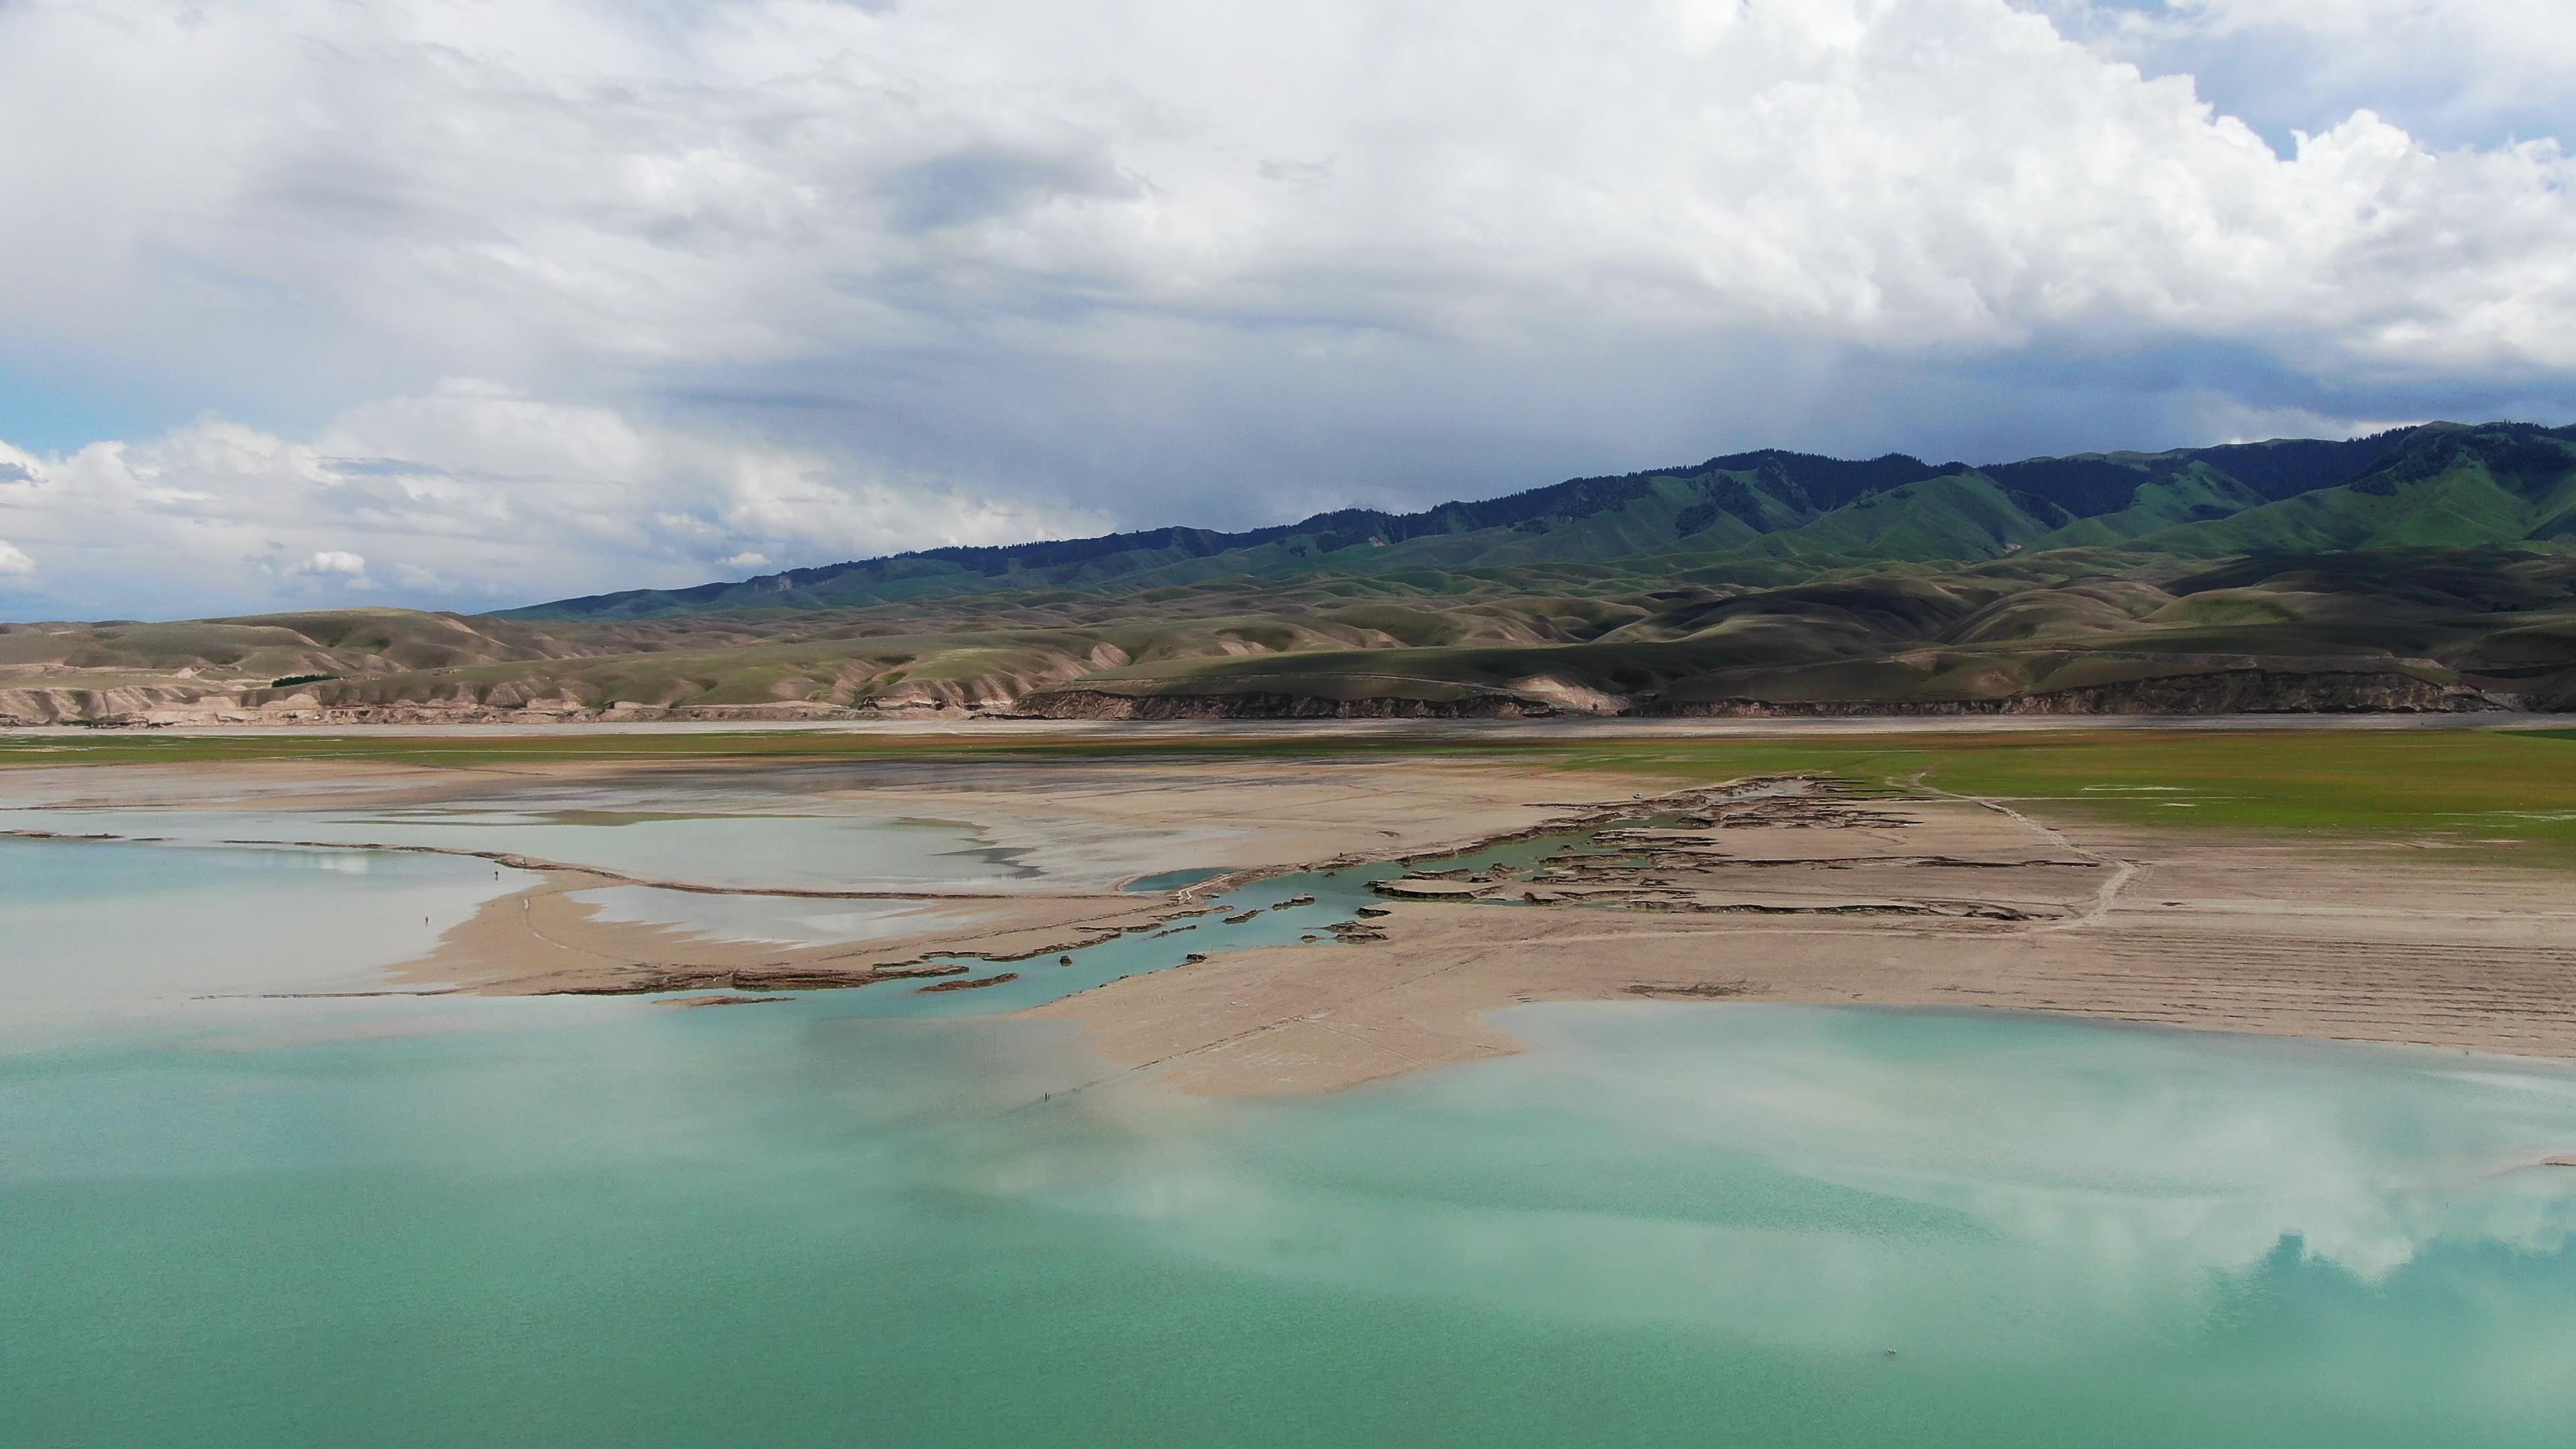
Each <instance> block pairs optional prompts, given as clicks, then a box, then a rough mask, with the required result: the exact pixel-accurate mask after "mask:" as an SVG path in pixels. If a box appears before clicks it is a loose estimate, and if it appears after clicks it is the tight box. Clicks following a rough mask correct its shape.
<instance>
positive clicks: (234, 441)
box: [0, 381, 1098, 614]
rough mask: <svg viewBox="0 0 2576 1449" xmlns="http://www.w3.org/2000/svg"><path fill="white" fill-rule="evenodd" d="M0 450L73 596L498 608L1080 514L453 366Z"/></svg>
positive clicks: (114, 603) (11, 509)
mask: <svg viewBox="0 0 2576 1449" xmlns="http://www.w3.org/2000/svg"><path fill="white" fill-rule="evenodd" d="M7 458H23V459H26V460H27V461H26V463H25V464H24V466H25V467H26V469H27V471H28V473H29V474H30V478H31V481H29V482H27V483H24V484H21V485H18V486H16V487H14V488H13V487H8V486H5V485H0V528H5V529H6V530H7V532H8V536H10V537H12V538H14V539H21V540H30V541H33V540H42V541H44V543H45V552H46V554H47V557H48V559H49V561H50V562H51V564H52V566H51V567H49V568H48V569H47V570H46V573H45V575H44V578H43V583H44V589H43V594H44V597H45V598H46V599H47V600H48V601H49V602H51V603H52V604H54V605H55V606H56V607H55V611H56V612H60V613H70V614H79V613H89V614H134V613H141V612H161V613H171V612H191V611H194V612H204V611H208V610H226V611H234V610H247V609H259V608H266V607H272V606H281V605H286V604H291V603H294V602H296V601H298V600H299V599H304V598H308V597H309V592H310V590H312V589H313V588H315V587H317V586H325V585H327V586H329V587H330V588H332V589H349V588H358V589H376V588H382V587H386V586H387V584H388V581H390V586H391V587H392V588H394V589H397V590H399V591H400V592H401V593H402V594H403V595H404V602H407V603H415V604H423V605H436V606H446V607H459V608H469V609H480V608H495V607H506V606H509V605H513V604H520V603H532V602H536V601H537V600H540V599H544V598H552V597H558V596H562V595H565V594H570V593H580V592H586V591H593V590H604V589H613V588H629V587H639V586H650V585H657V584H658V585H675V584H683V583H695V582H702V581H704V580H705V579H707V578H711V577H717V576H720V575H722V574H724V573H727V572H731V571H739V570H740V569H741V568H742V567H745V566H753V567H756V566H757V565H747V564H746V561H747V560H748V559H750V558H760V559H762V561H763V562H766V558H767V557H768V556H769V555H771V554H774V555H776V556H781V557H792V558H794V559H796V560H798V561H800V562H808V563H811V562H823V561H827V560H831V559H839V558H846V557H851V556H854V555H872V554H878V553H888V552H895V551H900V550H903V549H908V548H919V547H931V546H937V545H941V544H952V543H987V542H994V541H997V540H1002V539H1016V538H1022V537H1029V536H1033V535H1037V534H1043V533H1057V532H1064V531H1068V530H1070V531H1081V530H1083V529H1085V528H1091V527H1095V526H1096V525H1097V523H1098V520H1097V519H1095V518H1092V517H1090V516H1087V515H1084V514H1081V513H1078V512H1075V511H1071V510H1065V509H1055V510H1047V509H1042V508H1032V507H1028V506H1021V505H1012V504H1006V503H997V502H992V501H989V500H984V499H979V498H975V497H971V496H968V495H963V494H959V493H956V492H953V491H949V490H945V489H942V488H939V487H937V486H933V485H931V484H928V483H922V482H913V481H905V480H897V479H891V478H887V477H882V476H877V475H873V474H870V473H867V472H865V471H864V470H861V469H859V468H856V467H854V466H852V465H850V464H847V463H845V462H842V461H839V460H836V459H833V458H831V457H829V456H826V455H823V454H819V453H811V452H800V451H795V450H790V449H782V448H779V447H776V446H773V445H769V444H764V443H761V442H759V441H758V440H754V439H742V438H731V437H722V436H710V435H706V434H701V433H694V432H690V431H687V430H684V429H679V428H674V427H670V426H657V425H651V424H645V423H639V422H636V421H633V420H630V419H628V418H626V417H624V416H623V415H621V414H619V413H616V412H614V411H611V410H609V409H605V408H599V407H589V406H577V405H568V404H562V403H555V402H548V401H544V400H540V399H536V398H529V397H524V396H520V395H517V394H514V393H510V392H508V391H507V390H504V389H498V388H495V387H493V386H491V385H489V384H485V383H479V382H470V381H469V382H452V383H450V384H448V385H446V386H444V387H441V388H439V389H438V390H436V391H434V392H431V393H427V394H424V395H421V396H416V397H406V398H394V399H387V400H382V401H377V402H372V403H367V404H363V405H361V406H359V407H355V408H352V409H350V410H348V411H347V412H344V413H342V414H341V415H340V416H338V417H336V418H334V419H332V420H331V421H329V422H328V423H326V424H325V425H323V426H322V427H321V428H319V429H317V430H316V431H315V432H314V433H313V434H311V435H310V436H308V437H305V438H299V439H289V438H284V437H280V436H277V435H275V434H272V433H267V432H263V431H260V430H258V429H255V428H251V427H248V426H245V425H243V424H239V423H234V422H230V421H226V420H223V419H219V418H211V417H210V418H202V419H199V420H198V421H196V422H194V423H191V424H189V425H187V426H185V427H182V428H179V429H176V430H174V431H172V432H170V433H168V434H165V435H163V436H161V437H158V438H154V439H151V440H149V441H145V442H140V443H126V442H103V443H95V444H92V445H90V446H88V447H85V448H82V449H79V450H78V451H76V452H73V453H71V454H68V455H65V456H60V457H37V456H36V455H33V454H30V453H26V452H24V451H23V450H17V449H5V448H0V459H7ZM747 544H748V545H756V546H755V547H746V546H745V545H747ZM353 545H362V546H353ZM6 558H7V556H6V555H0V572H5V571H6ZM380 574H381V575H382V577H379V575H380Z"/></svg>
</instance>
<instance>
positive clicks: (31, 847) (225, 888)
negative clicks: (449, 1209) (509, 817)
mask: <svg viewBox="0 0 2576 1449" xmlns="http://www.w3.org/2000/svg"><path fill="white" fill-rule="evenodd" d="M533 880H534V877H532V876H530V875H528V874H527V873H525V872H522V871H515V870H503V869H500V868H498V867H495V866H491V865H488V864H485V863H484V862H482V861H478V860H454V859H447V858H443V857H439V856H422V855H378V854H361V853H352V852H343V851H320V850H237V849H223V848H215V847H205V848H200V847H180V846H163V845H133V844H123V843H118V842H112V841H58V840H12V839H6V838H0V1047H5V1046H6V1044H7V1040H8V1038H9V1037H10V1036H12V1035H17V1034H22V1033H23V1032H25V1031H26V1030H28V1029H30V1028H31V1027H33V1026H35V1025H37V1024H38V1023H40V1022H41V1023H46V1024H51V1025H59V1024H61V1023H64V1022H66V1021H70V1020H77V1019H83V1018H89V1017H95V1016H101V1015H120V1016H121V1015H131V1014H133V1013H135V1012H138V1011H149V1012H166V1011H169V1010H172V1009H175V1008H177V1007H178V1006H180V1005H181V1004H184V1003H185V1002H187V1001H188V1000H189V999H190V998H193V997H197V996H203V995H210V994H241V993H250V992H263V991H269V992H296V991H349V990H365V989H368V988H370V987H374V986H377V985H379V984H381V982H380V980H379V977H378V972H380V971H381V969H382V968H384V967H388V966H393V965H397V964H399V963H402V962H405V961H409V960H414V959H417V958H419V957H421V956H424V955H426V954H428V953H429V951H430V950H432V949H433V948H434V947H435V946H436V944H437V941H438V938H439V935H440V934H441V933H442V932H445V931H447V930H448V929H450V928H451V927H453V926H455V925H457V924H458V923H459V922H461V921H463V920H465V919H466V918H467V917H469V916H471V915H472V914H473V913H474V910H475V908H476V907H478V906H480V905H481V904H482V903H483V902H485V901H486V900H489V899H491V898H492V897H494V896H497V895H501V894H504V893H506V892H509V891H515V890H520V889H524V888H525V887H526V886H528V885H529V884H531V883H532V882H533Z"/></svg>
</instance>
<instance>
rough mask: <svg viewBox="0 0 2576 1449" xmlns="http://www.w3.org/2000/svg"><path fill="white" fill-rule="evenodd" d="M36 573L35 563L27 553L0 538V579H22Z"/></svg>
mask: <svg viewBox="0 0 2576 1449" xmlns="http://www.w3.org/2000/svg"><path fill="white" fill-rule="evenodd" d="M35 571H36V561H35V560H34V559H31V558H29V557H27V551H26V550H25V549H23V548H20V547H18V546H17V545H16V544H14V543H11V542H10V541H9V540H7V539H5V538H0V579H23V578H26V577H27V576H28V575H30V574H33V573H34V572H35Z"/></svg>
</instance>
